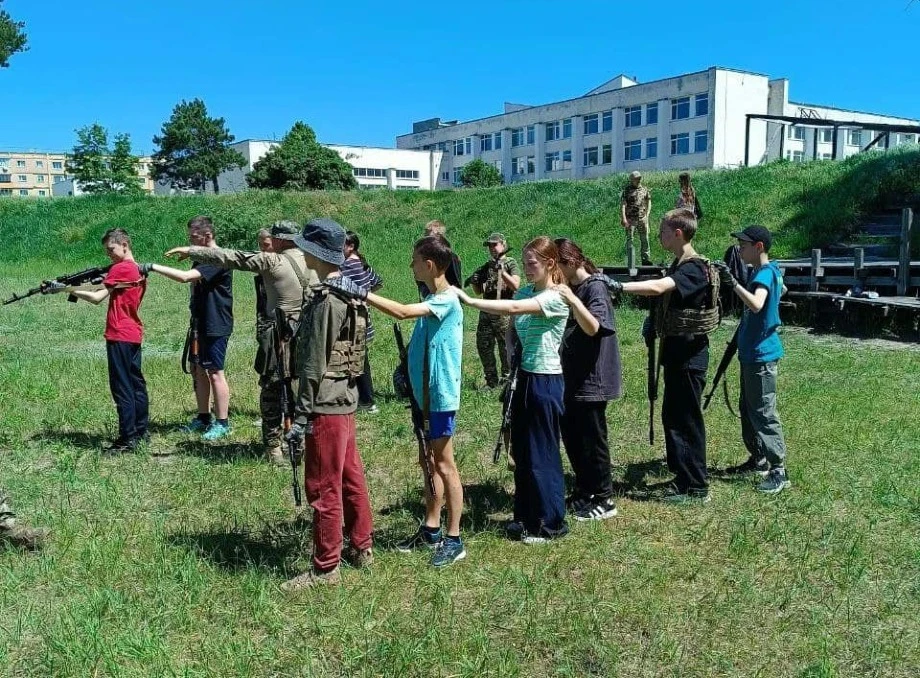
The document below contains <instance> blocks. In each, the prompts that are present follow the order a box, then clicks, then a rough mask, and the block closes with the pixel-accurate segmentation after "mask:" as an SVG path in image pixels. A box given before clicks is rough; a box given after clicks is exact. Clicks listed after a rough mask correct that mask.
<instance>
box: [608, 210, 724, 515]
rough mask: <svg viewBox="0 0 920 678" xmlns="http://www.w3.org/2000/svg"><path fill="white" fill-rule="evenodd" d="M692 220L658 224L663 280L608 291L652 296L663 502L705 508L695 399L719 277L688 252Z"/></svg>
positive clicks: (702, 429) (669, 218)
mask: <svg viewBox="0 0 920 678" xmlns="http://www.w3.org/2000/svg"><path fill="white" fill-rule="evenodd" d="M696 228H697V223H696V216H695V215H694V214H693V212H692V211H691V210H688V209H683V208H681V209H676V210H672V211H670V212H668V213H667V214H665V215H664V218H663V219H662V220H661V226H660V227H659V232H658V236H659V239H660V241H661V245H662V246H663V247H664V248H665V249H666V250H668V251H669V252H670V253H671V254H673V255H674V262H673V263H672V264H671V266H670V268H669V269H668V275H667V276H666V277H664V278H660V279H658V280H645V281H640V282H628V283H623V284H621V283H615V284H613V286H612V288H611V289H614V290H616V289H621V290H622V291H623V292H627V293H630V294H638V295H641V296H648V297H657V296H660V297H661V299H659V300H657V301H656V303H655V305H654V309H655V320H654V322H652V317H651V316H650V317H649V319H648V320H647V321H646V325H645V327H643V330H642V332H643V334H644V335H646V334H648V333H651V332H654V333H655V334H656V335H657V336H658V337H660V338H661V352H660V356H661V358H660V362H661V368H662V370H663V372H664V398H663V401H662V405H661V423H662V425H663V427H664V437H665V447H666V449H667V460H668V468H669V469H670V470H671V472H672V473H674V482H673V488H672V491H671V492H670V493H669V494H668V495H666V496H665V497H664V499H665V501H669V502H674V503H684V502H688V501H698V502H701V503H707V502H709V501H710V499H711V497H710V496H709V479H708V476H707V472H706V425H705V423H704V422H703V410H702V407H701V405H700V398H701V396H702V393H703V386H704V385H705V383H706V370H707V369H708V367H709V337H708V336H707V335H708V333H709V332H712V331H713V330H714V329H715V327H716V326H718V320H719V317H718V314H719V311H718V307H717V304H716V299H717V297H718V292H719V278H718V273H717V272H716V271H715V269H714V267H713V266H712V265H710V264H709V262H708V261H706V260H705V259H702V258H701V257H700V255H699V254H697V253H696V251H695V250H694V249H693V245H692V244H691V240H692V239H693V236H694V235H695V234H696Z"/></svg>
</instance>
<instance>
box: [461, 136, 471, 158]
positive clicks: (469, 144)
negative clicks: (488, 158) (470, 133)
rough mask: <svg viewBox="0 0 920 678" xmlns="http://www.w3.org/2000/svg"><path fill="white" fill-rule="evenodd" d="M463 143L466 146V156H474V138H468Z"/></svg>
mask: <svg viewBox="0 0 920 678" xmlns="http://www.w3.org/2000/svg"><path fill="white" fill-rule="evenodd" d="M463 141H464V142H465V144H466V154H467V155H473V137H467V138H466V139H464V140H463Z"/></svg>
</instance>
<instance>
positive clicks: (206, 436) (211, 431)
mask: <svg viewBox="0 0 920 678" xmlns="http://www.w3.org/2000/svg"><path fill="white" fill-rule="evenodd" d="M230 431H231V429H230V426H224V425H223V424H219V423H218V422H216V421H215V422H214V423H212V424H211V425H210V426H208V430H207V431H205V432H204V433H203V434H202V436H201V439H202V440H208V441H211V440H220V439H221V438H226V437H227V436H228V435H230Z"/></svg>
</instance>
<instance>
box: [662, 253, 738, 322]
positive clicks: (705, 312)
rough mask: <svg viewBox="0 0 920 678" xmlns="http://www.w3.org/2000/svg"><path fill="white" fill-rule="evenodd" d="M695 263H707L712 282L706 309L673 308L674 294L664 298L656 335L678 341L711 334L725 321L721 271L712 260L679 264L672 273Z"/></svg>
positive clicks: (702, 258)
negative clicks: (679, 337)
mask: <svg viewBox="0 0 920 678" xmlns="http://www.w3.org/2000/svg"><path fill="white" fill-rule="evenodd" d="M692 259H699V260H700V261H702V262H703V266H704V267H705V269H706V275H707V277H708V279H709V284H708V287H707V294H706V300H705V303H704V305H703V308H680V309H678V308H671V295H672V294H673V293H674V291H673V290H672V291H670V292H665V293H664V294H663V295H661V301H660V302H659V303H658V306H657V309H656V313H655V334H657V335H658V336H659V337H674V336H679V335H688V334H710V333H712V332H714V331H715V330H716V329H717V328H718V327H719V324H720V323H721V321H722V305H721V303H720V301H719V269H717V268H716V267H715V266H714V265H713V264H712V262H711V261H709V259H706V258H705V257H701V256H699V255H698V254H695V255H691V256H689V257H686V258H683V259H681V260H679V261H678V262H677V263H676V264H675V265H674V266H672V267H671V269H670V270H669V271H668V272H669V273H673V272H674V271H676V270H677V269H678V268H679V267H680V266H682V265H683V264H685V263H687V262H688V261H690V260H692Z"/></svg>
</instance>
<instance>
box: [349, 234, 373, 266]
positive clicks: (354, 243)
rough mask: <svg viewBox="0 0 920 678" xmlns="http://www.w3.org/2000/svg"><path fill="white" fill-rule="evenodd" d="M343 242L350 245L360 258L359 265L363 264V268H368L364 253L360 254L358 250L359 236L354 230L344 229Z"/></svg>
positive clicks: (359, 245) (359, 244)
mask: <svg viewBox="0 0 920 678" xmlns="http://www.w3.org/2000/svg"><path fill="white" fill-rule="evenodd" d="M345 244H346V245H350V246H351V247H353V248H354V254H357V255H358V259H360V260H361V265H362V266H364V268H365V269H367V268H368V263H367V259H365V258H364V255H363V254H361V252H360V251H358V248H360V247H361V238H359V237H358V234H357V233H355V232H354V231H345Z"/></svg>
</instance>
